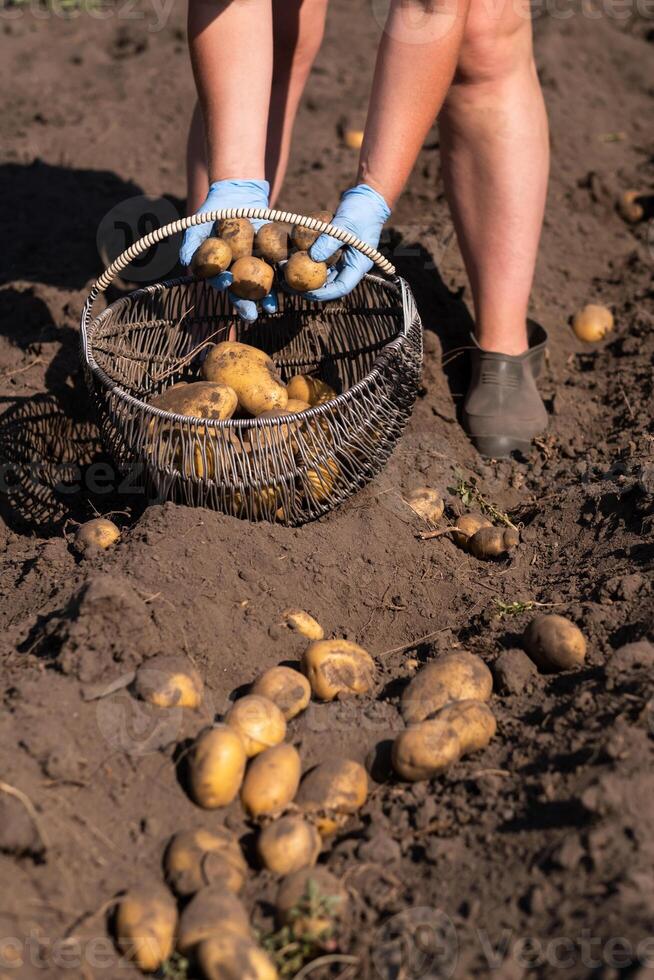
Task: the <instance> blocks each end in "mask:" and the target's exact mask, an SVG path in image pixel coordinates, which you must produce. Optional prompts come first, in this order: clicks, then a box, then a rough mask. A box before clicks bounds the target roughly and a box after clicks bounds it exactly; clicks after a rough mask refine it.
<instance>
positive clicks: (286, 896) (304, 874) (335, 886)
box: [275, 866, 348, 942]
mask: <svg viewBox="0 0 654 980" xmlns="http://www.w3.org/2000/svg"><path fill="white" fill-rule="evenodd" d="M275 908H276V912H277V921H278V922H279V924H280V925H287V926H289V927H290V928H291V930H292V933H293V936H294V938H295V939H300V938H302V939H304V940H305V941H306V942H320V941H321V940H324V939H326V938H327V937H328V936H329V935H330V934H331V933H332V932H333V931H334V929H335V927H336V925H337V924H338V922H339V920H342V919H343V918H344V917H345V915H346V913H347V909H348V896H347V892H346V890H345V888H344V887H343V886H342V885H341V883H340V881H339V880H338V878H336V877H334V875H333V874H331V872H329V871H327V869H326V868H322V867H320V866H318V867H315V868H303V869H302V870H301V871H295V872H293V874H290V875H287V877H286V878H284V880H283V881H282V883H281V885H280V886H279V891H278V892H277V898H276V901H275Z"/></svg>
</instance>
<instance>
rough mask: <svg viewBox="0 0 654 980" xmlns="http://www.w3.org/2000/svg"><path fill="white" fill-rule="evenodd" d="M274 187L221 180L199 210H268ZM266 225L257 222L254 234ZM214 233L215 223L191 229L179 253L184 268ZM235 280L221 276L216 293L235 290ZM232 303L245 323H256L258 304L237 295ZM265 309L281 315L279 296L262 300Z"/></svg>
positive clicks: (215, 283) (226, 274)
mask: <svg viewBox="0 0 654 980" xmlns="http://www.w3.org/2000/svg"><path fill="white" fill-rule="evenodd" d="M269 194H270V185H269V184H268V181H267V180H217V181H216V182H215V183H213V184H212V185H211V187H210V188H209V194H208V196H207V199H206V201H205V202H204V204H203V205H202V207H200V208H199V209H198V212H197V213H198V214H201V213H202V212H203V211H219V210H220V209H221V208H267V207H268V195H269ZM265 223H266V222H265V221H253V222H252V224H253V225H254V230H255V231H258V230H259V228H261V226H262V225H264V224H265ZM212 232H213V223H212V222H211V221H207V222H206V224H202V225H195V227H193V228H187V230H186V233H185V235H184V239H183V241H182V247H181V248H180V250H179V261H180V262H181V263H182V265H186V266H189V265H190V264H191V259H192V258H193V256H194V255H195V253H196V251H197V250H198V248H199V247H200V245H201V244H202V242H203V241H204V240H205V238H209V236H210V235H211V233H212ZM233 280H234V277H233V276H232V274H231V272H221V274H220V275H219V276H216V277H215V278H214V279H210V280H209V282H210V283H211V285H212V286H213V287H214V288H215V289H220V290H223V289H227V290H229V287H230V286H231V284H232V282H233ZM228 295H229V299H230V302H231V303H232V305H233V306H234V309H235V310H236V312H237V313H238V315H239V316H240V318H241V320H246V321H247V322H248V323H253V322H254V321H255V320H256V319H257V316H258V310H257V304H256V303H254V302H253V301H252V300H250V299H239V297H238V296H234V294H233V293H231V292H230V293H228ZM261 306H262V307H263V309H264V310H265V311H266V313H275V312H276V311H277V296H276V295H275V293H273V292H271V293H268V295H267V296H264V298H263V299H262V300H261Z"/></svg>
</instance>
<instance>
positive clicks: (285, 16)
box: [274, 0, 327, 74]
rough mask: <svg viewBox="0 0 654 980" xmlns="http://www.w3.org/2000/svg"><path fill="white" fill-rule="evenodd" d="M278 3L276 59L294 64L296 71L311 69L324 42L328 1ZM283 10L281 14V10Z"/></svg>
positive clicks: (309, 0)
mask: <svg viewBox="0 0 654 980" xmlns="http://www.w3.org/2000/svg"><path fill="white" fill-rule="evenodd" d="M282 2H283V6H282V7H281V9H280V5H279V3H278V4H276V6H275V8H274V9H275V61H276V63H278V64H280V65H291V64H292V65H293V69H294V71H295V72H298V71H300V72H302V71H304V72H305V73H306V74H308V73H309V72H310V71H311V66H312V65H313V63H314V61H315V59H316V56H317V54H318V52H319V51H320V46H321V44H322V40H323V35H324V28H325V14H326V9H327V0H305V2H304V3H298V2H297V0H292V2H289V0H282ZM278 9H280V13H279V14H278V13H277V11H278Z"/></svg>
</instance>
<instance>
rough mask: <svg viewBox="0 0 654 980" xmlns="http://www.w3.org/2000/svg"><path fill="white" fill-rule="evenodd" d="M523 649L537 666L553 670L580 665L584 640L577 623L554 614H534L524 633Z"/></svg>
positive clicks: (582, 659)
mask: <svg viewBox="0 0 654 980" xmlns="http://www.w3.org/2000/svg"><path fill="white" fill-rule="evenodd" d="M522 639H523V645H524V648H525V650H526V652H527V653H528V654H529V656H530V657H531V659H532V660H533V661H534V663H535V664H536V666H537V667H538V668H539V669H540V670H544V671H551V672H552V673H554V672H558V671H561V670H572V669H573V668H574V667H580V666H581V665H582V664H583V662H584V659H585V657H586V640H585V638H584V634H583V633H582V632H581V630H580V629H579V627H578V626H575V624H574V623H572V622H570V620H569V619H566V618H565V616H557V615H555V614H550V615H540V616H535V617H534V618H533V619H532V621H531V622H530V623H529V625H528V626H527V629H526V630H525V632H524V635H523V638H522Z"/></svg>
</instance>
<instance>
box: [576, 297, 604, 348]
mask: <svg viewBox="0 0 654 980" xmlns="http://www.w3.org/2000/svg"><path fill="white" fill-rule="evenodd" d="M572 329H573V330H574V332H575V334H576V335H577V337H578V338H579V340H583V341H585V342H586V343H588V344H593V343H596V342H597V341H599V340H602V339H603V338H604V337H605V336H606V334H607V333H610V332H611V330H613V314H612V313H611V311H610V310H609V309H607V307H606V306H598V305H597V304H595V303H589V304H588V305H587V306H584V308H583V310H579V312H578V313H575V315H574V317H573V318H572Z"/></svg>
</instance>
